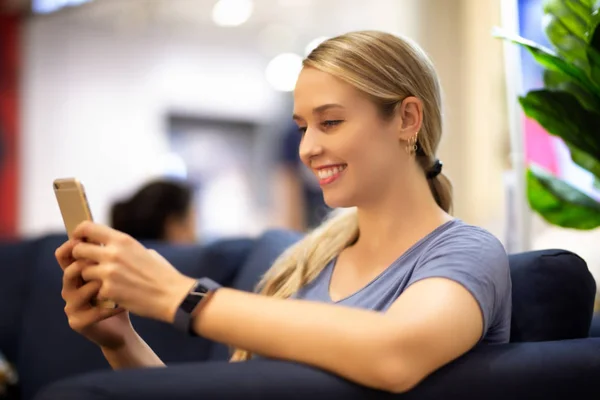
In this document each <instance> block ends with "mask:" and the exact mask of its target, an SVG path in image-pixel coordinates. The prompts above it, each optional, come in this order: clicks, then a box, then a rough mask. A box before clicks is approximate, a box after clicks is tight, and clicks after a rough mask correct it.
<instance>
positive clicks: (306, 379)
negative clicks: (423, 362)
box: [36, 339, 600, 400]
mask: <svg viewBox="0 0 600 400" xmlns="http://www.w3.org/2000/svg"><path fill="white" fill-rule="evenodd" d="M598 376H600V339H578V340H569V341H561V342H538V343H517V344H508V345H496V346H482V347H479V348H477V349H475V350H473V351H472V352H470V353H469V354H467V355H466V356H464V357H462V358H460V359H458V360H457V361H455V362H453V363H452V364H450V365H448V366H447V367H445V368H442V369H441V370H439V371H438V372H437V373H435V374H433V375H432V376H430V377H429V378H428V379H426V380H425V381H424V382H422V383H421V384H420V385H419V386H417V387H416V388H415V389H413V390H412V391H410V392H408V393H406V394H397V395H393V394H388V393H383V392H379V391H374V390H370V389H366V388H364V387H360V386H358V385H355V384H352V383H350V382H348V381H346V380H344V379H341V378H339V377H336V376H333V375H331V374H328V373H325V372H323V371H320V370H317V369H314V368H310V367H307V366H304V365H300V364H296V363H291V362H282V361H272V360H256V361H249V362H245V363H233V364H229V363H227V362H206V363H193V364H182V365H177V366H173V367H169V368H164V369H163V368H159V369H146V370H129V371H120V372H116V373H115V372H110V373H93V374H87V375H83V376H80V377H77V378H72V379H69V380H66V381H62V382H58V383H56V384H54V385H52V386H51V387H49V388H47V389H46V390H44V391H43V393H41V394H40V396H39V397H36V399H37V400H54V399H63V400H71V399H77V400H91V399H94V400H99V399H103V400H105V399H111V400H121V399H123V400H125V399H127V400H142V399H143V400H154V399H156V400H158V399H165V398H170V399H180V400H185V399H189V400H193V399H202V400H212V399H221V398H223V399H232V400H235V399H239V400H250V399H261V400H269V399H286V400H306V399H308V398H310V399H311V400H319V399H323V400H330V399H336V398H343V399H346V400H354V399H356V400H358V399H360V400H371V399H406V400H410V399H418V400H429V399H457V400H466V399H478V400H479V399H488V400H496V399H497V400H504V399H511V400H520V399H523V400H525V399H531V398H543V399H545V400H552V399H567V398H600V380H599V379H598Z"/></svg>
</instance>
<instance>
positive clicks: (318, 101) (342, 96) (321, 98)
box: [294, 68, 361, 114]
mask: <svg viewBox="0 0 600 400" xmlns="http://www.w3.org/2000/svg"><path fill="white" fill-rule="evenodd" d="M359 97H361V96H360V95H359V93H358V91H357V90H355V89H354V88H353V87H352V86H351V85H349V84H347V83H346V82H344V81H342V80H341V79H338V78H336V77H334V76H333V75H330V74H328V73H326V72H322V71H319V70H317V69H315V68H304V69H302V72H300V75H299V77H298V81H297V83H296V88H295V89H294V111H295V113H297V114H304V113H307V112H310V110H312V109H313V108H315V107H319V106H320V105H323V104H330V103H337V104H342V105H344V106H351V105H352V103H354V102H356V101H357V100H358V98H359Z"/></svg>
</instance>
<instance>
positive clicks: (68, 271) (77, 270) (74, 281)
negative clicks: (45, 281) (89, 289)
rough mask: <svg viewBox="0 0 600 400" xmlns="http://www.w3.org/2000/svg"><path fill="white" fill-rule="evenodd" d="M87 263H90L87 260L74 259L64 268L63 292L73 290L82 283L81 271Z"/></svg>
mask: <svg viewBox="0 0 600 400" xmlns="http://www.w3.org/2000/svg"><path fill="white" fill-rule="evenodd" d="M88 265H90V262H89V261H86V260H75V261H74V262H73V263H71V265H69V266H68V267H67V268H65V270H64V271H65V272H64V273H63V292H69V291H72V290H75V289H77V288H79V287H80V286H81V285H82V283H83V282H82V280H81V272H82V271H83V269H84V268H85V267H86V266H88Z"/></svg>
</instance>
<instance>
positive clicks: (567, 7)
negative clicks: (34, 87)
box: [494, 0, 600, 229]
mask: <svg viewBox="0 0 600 400" xmlns="http://www.w3.org/2000/svg"><path fill="white" fill-rule="evenodd" d="M543 7H544V27H545V33H546V36H547V37H548V39H549V41H550V43H551V44H552V47H553V48H552V49H548V48H545V47H543V46H541V45H539V44H537V43H534V42H532V41H529V40H527V39H524V38H522V37H519V36H514V35H511V34H508V33H505V32H502V31H500V30H496V31H495V33H494V35H495V36H496V37H499V38H502V39H504V40H509V41H511V42H513V43H516V44H518V45H519V46H522V47H524V48H525V49H527V50H528V51H529V52H530V53H531V54H532V55H533V57H534V59H535V60H536V62H537V63H538V64H540V65H541V66H542V67H543V68H544V88H543V89H539V90H532V91H530V92H528V93H527V94H525V95H524V96H521V97H519V103H520V104H521V107H522V109H523V111H524V113H525V115H527V116H528V117H530V118H532V119H534V120H536V121H537V122H538V123H539V124H540V125H541V126H542V127H543V128H544V129H545V130H546V131H547V132H548V133H550V134H552V135H555V136H558V137H560V138H561V139H562V140H563V141H564V142H565V144H566V145H567V146H568V148H569V150H570V152H571V158H572V160H573V161H574V162H575V163H576V164H577V165H579V166H580V167H582V168H584V169H586V170H588V171H589V172H591V173H592V174H593V175H594V176H595V178H596V180H597V182H600V28H599V25H600V12H599V11H598V9H599V8H600V1H597V0H545V1H544V3H543ZM526 180H527V199H528V201H529V204H530V206H531V208H532V209H533V210H534V211H535V212H537V213H538V214H540V215H541V216H542V217H543V218H544V219H545V220H546V221H548V222H549V223H551V224H554V225H558V226H562V227H566V228H575V229H593V228H596V227H598V226H600V203H599V202H598V201H596V200H595V199H593V198H591V197H589V196H588V195H586V194H585V193H583V192H581V191H580V190H578V189H576V188H575V187H573V186H572V185H570V184H568V183H567V182H564V181H561V180H560V179H558V178H556V177H554V176H552V175H551V174H549V173H548V172H546V171H544V170H543V169H541V168H540V167H537V166H535V165H530V166H529V167H528V169H527V178H526Z"/></svg>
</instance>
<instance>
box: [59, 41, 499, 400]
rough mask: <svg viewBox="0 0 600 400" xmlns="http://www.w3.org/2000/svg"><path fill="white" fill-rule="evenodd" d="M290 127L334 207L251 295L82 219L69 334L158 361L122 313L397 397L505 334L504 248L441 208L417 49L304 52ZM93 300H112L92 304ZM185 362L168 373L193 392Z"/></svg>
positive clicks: (427, 89)
mask: <svg viewBox="0 0 600 400" xmlns="http://www.w3.org/2000/svg"><path fill="white" fill-rule="evenodd" d="M294 120H295V121H296V123H297V124H298V127H299V132H298V134H299V135H301V136H302V139H301V143H300V147H299V152H300V156H301V159H302V161H303V162H304V164H305V165H307V166H308V167H309V168H310V169H311V170H312V171H313V173H314V174H315V175H316V176H317V177H318V179H319V184H320V186H321V188H322V191H323V195H324V199H325V202H326V203H327V205H328V206H329V207H331V208H333V209H336V210H335V211H334V212H333V213H332V214H331V215H330V217H329V218H328V219H327V220H326V221H324V222H323V223H322V224H321V225H320V226H319V227H318V228H316V229H315V230H313V231H311V232H310V233H309V234H307V235H306V236H305V237H304V238H303V239H302V240H300V241H299V242H298V243H296V244H294V245H293V246H292V247H290V248H289V249H288V250H287V251H286V252H284V253H283V254H282V255H281V256H280V257H279V258H278V259H277V260H276V261H275V263H274V265H273V266H272V267H271V269H270V270H269V271H268V272H267V273H266V274H265V276H264V277H263V278H262V280H261V282H260V283H259V286H258V291H259V293H248V292H242V291H239V290H235V289H231V288H222V287H220V286H219V285H218V284H217V283H215V282H212V281H210V280H209V279H206V278H203V279H200V280H196V279H194V278H191V277H188V276H185V275H183V274H181V273H180V272H179V271H177V270H176V269H175V268H174V267H173V266H172V265H170V264H169V262H167V261H166V260H165V259H163V258H162V257H160V256H159V255H157V254H156V253H154V252H152V251H150V250H148V249H146V248H145V247H144V246H143V245H141V244H140V243H139V242H138V241H136V240H135V239H134V238H132V237H131V236H129V235H126V234H124V233H122V232H119V231H117V230H115V229H111V228H109V227H106V226H103V225H100V224H95V223H90V222H84V223H82V224H81V225H80V226H79V227H78V228H77V229H76V232H75V235H74V239H73V240H72V241H68V242H66V243H65V244H63V245H62V246H61V247H60V248H59V249H57V252H56V256H57V259H58V262H59V264H60V266H61V267H62V268H63V269H64V279H63V292H62V293H63V297H64V300H65V301H66V308H65V311H66V314H67V316H68V320H69V323H70V326H71V328H72V329H74V330H75V331H77V332H79V333H81V334H82V335H84V336H85V337H86V338H88V339H89V340H91V341H92V342H94V343H95V344H97V345H98V346H99V347H100V349H101V350H102V352H103V354H104V356H105V357H106V359H107V360H108V362H109V363H110V365H111V366H112V367H113V368H114V369H119V368H138V367H154V366H164V364H163V362H162V361H161V360H160V358H159V357H158V356H157V355H156V354H155V353H154V352H153V351H152V350H151V349H150V348H149V346H148V345H147V344H146V343H145V342H144V341H143V339H142V338H141V337H140V336H139V335H138V334H137V332H136V331H135V330H134V328H133V327H132V326H131V323H130V319H129V313H134V314H137V315H139V316H142V317H147V318H151V319H156V320H159V321H163V322H167V323H172V324H174V326H175V327H176V328H178V329H181V330H182V331H185V332H187V333H192V334H194V335H200V336H203V337H205V338H207V339H210V340H214V341H217V342H221V343H225V344H228V345H230V346H233V347H235V348H236V349H237V350H236V351H235V353H234V355H233V357H232V361H244V360H249V359H251V358H253V357H255V358H256V357H266V358H273V359H279V360H288V361H293V362H298V363H303V364H306V365H310V366H313V367H316V368H318V369H322V370H325V371H329V372H330V373H333V374H336V375H338V376H341V377H343V378H345V379H348V380H350V381H352V382H355V383H358V384H361V385H365V386H367V387H371V388H376V389H381V390H384V391H389V392H397V393H399V392H406V391H408V390H410V389H411V388H413V387H414V386H415V385H417V384H418V383H419V382H421V381H422V380H423V379H424V378H425V377H427V376H428V375H430V374H431V373H432V372H433V371H435V370H437V369H439V368H440V367H442V366H444V365H446V364H447V363H449V362H450V361H452V360H454V359H456V358H458V357H460V356H461V355H463V354H465V353H466V352H468V351H469V350H470V349H472V348H473V347H474V346H476V345H477V344H479V343H485V344H499V343H507V342H508V340H509V334H510V318H511V281H510V272H509V266H508V257H507V254H506V252H505V250H504V248H503V246H502V244H501V243H500V241H499V240H497V239H496V238H495V237H494V236H493V235H491V234H490V233H489V232H487V231H485V230H483V229H481V228H479V227H475V226H471V225H468V224H467V223H465V222H463V221H461V220H459V219H456V218H454V217H452V216H451V208H452V192H451V185H450V182H449V180H448V178H446V177H445V176H444V175H443V174H442V163H441V162H440V161H439V160H438V159H437V158H436V150H437V147H438V145H439V143H440V139H441V135H442V104H441V89H440V85H439V82H438V77H437V74H436V72H435V70H434V67H433V65H432V63H431V61H430V60H429V58H428V57H427V56H426V54H425V53H424V52H423V51H422V50H421V49H420V48H419V47H418V46H417V45H415V44H413V43H412V42H411V41H409V40H405V39H402V38H399V37H396V36H393V35H391V34H387V33H382V32H377V31H363V32H352V33H348V34H345V35H341V36H339V37H335V38H332V39H329V40H327V41H325V42H323V43H321V44H320V45H319V46H318V47H317V48H316V49H315V50H313V51H312V52H311V53H310V54H309V55H308V57H307V58H306V59H305V60H304V63H303V69H302V71H301V73H300V75H299V78H298V82H297V85H296V88H295V90H294ZM84 238H87V239H89V240H90V241H89V242H84V241H83V239H84ZM95 243H102V244H103V246H100V245H97V244H95ZM82 279H83V281H84V282H87V283H84V284H83V285H81V284H80V283H79V282H81V281H82ZM97 294H99V295H100V296H102V297H105V298H109V299H112V300H114V301H116V302H118V303H119V304H120V305H121V307H122V308H120V309H116V310H106V309H95V308H92V307H91V306H90V305H89V303H90V302H89V300H90V299H91V298H92V297H93V296H96V295H97ZM126 310H127V311H126ZM449 332H450V333H451V334H449ZM340 338H343V340H340ZM188 371H189V375H190V376H189V377H178V379H182V380H184V381H186V382H187V383H186V385H190V390H196V391H195V392H194V393H202V392H201V390H202V388H193V382H194V376H193V369H191V368H190V369H189V370H188ZM215 378H217V377H215ZM104 382H105V383H107V384H108V383H109V382H110V380H109V379H105V380H104ZM161 396H162V397H164V393H162V394H161V393H157V395H156V398H161Z"/></svg>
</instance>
